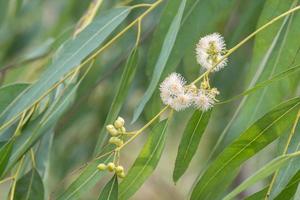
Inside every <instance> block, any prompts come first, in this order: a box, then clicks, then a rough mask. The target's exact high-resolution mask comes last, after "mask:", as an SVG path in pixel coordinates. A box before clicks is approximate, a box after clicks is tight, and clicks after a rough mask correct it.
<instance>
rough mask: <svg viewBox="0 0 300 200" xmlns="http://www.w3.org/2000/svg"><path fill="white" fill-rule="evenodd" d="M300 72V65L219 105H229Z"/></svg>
mask: <svg viewBox="0 0 300 200" xmlns="http://www.w3.org/2000/svg"><path fill="white" fill-rule="evenodd" d="M298 70H300V65H299V66H296V67H292V68H290V69H288V70H286V71H284V72H281V73H279V74H277V75H275V76H273V77H272V78H270V79H268V80H266V81H263V82H261V83H258V84H256V85H255V86H254V87H252V88H250V89H248V90H246V91H245V92H242V93H241V94H238V95H236V96H234V97H232V98H230V99H228V100H226V101H222V102H220V103H219V104H224V103H229V102H231V101H234V100H236V99H238V98H240V97H243V96H246V95H249V94H251V93H253V92H255V91H256V90H259V89H262V88H264V87H266V86H269V85H270V84H272V83H274V82H277V81H280V80H282V79H284V78H286V77H289V76H290V75H292V74H294V73H296V72H298Z"/></svg>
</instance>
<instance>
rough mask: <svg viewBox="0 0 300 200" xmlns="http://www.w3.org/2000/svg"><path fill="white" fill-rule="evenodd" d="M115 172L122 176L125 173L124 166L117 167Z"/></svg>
mask: <svg viewBox="0 0 300 200" xmlns="http://www.w3.org/2000/svg"><path fill="white" fill-rule="evenodd" d="M115 172H116V173H117V174H121V173H122V172H124V168H123V167H122V166H120V165H119V166H117V167H116V168H115Z"/></svg>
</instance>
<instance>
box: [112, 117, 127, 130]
mask: <svg viewBox="0 0 300 200" xmlns="http://www.w3.org/2000/svg"><path fill="white" fill-rule="evenodd" d="M124 124H125V120H124V119H123V118H122V117H118V119H117V120H116V121H115V123H114V125H115V127H116V128H122V127H123V126H124Z"/></svg>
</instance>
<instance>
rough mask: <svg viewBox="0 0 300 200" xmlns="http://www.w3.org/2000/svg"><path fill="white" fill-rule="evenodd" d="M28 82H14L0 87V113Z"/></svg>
mask: <svg viewBox="0 0 300 200" xmlns="http://www.w3.org/2000/svg"><path fill="white" fill-rule="evenodd" d="M28 86H29V84H27V83H15V84H11V85H6V86H3V87H1V88H0V97H1V98H0V113H2V112H3V111H4V110H5V108H6V107H7V106H8V105H9V104H10V103H11V102H12V101H13V100H14V99H15V98H16V97H17V96H18V95H19V94H20V93H21V92H23V91H24V90H25V89H26V88H27V87H28Z"/></svg>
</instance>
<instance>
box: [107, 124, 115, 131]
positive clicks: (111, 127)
mask: <svg viewBox="0 0 300 200" xmlns="http://www.w3.org/2000/svg"><path fill="white" fill-rule="evenodd" d="M114 129H115V127H114V126H113V125H112V124H109V125H107V126H106V130H107V131H108V132H110V131H111V130H114Z"/></svg>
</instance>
